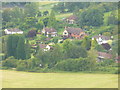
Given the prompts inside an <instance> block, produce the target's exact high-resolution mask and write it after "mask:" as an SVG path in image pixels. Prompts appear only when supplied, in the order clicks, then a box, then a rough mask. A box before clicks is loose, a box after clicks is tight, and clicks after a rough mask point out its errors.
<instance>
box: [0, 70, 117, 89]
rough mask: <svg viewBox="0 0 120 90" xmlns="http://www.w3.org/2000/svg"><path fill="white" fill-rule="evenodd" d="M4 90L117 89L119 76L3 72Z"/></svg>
mask: <svg viewBox="0 0 120 90" xmlns="http://www.w3.org/2000/svg"><path fill="white" fill-rule="evenodd" d="M1 71H2V70H1ZM2 73H3V81H2V85H3V88H28V87H29V88H117V87H118V75H114V74H85V73H29V72H18V71H8V70H3V72H2Z"/></svg>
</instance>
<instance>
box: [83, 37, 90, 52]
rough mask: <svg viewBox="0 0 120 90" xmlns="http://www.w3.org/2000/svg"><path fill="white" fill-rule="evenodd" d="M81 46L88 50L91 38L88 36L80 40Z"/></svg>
mask: <svg viewBox="0 0 120 90" xmlns="http://www.w3.org/2000/svg"><path fill="white" fill-rule="evenodd" d="M81 46H82V47H83V48H85V49H86V50H89V49H90V48H91V40H90V39H89V38H88V37H85V38H84V39H83V41H82V44H81Z"/></svg>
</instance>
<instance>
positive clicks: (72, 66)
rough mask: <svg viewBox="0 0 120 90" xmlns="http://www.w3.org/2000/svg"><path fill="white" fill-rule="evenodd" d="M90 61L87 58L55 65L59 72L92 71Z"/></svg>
mask: <svg viewBox="0 0 120 90" xmlns="http://www.w3.org/2000/svg"><path fill="white" fill-rule="evenodd" d="M90 64H91V63H90V61H89V60H87V59H86V58H78V59H67V60H63V61H61V62H59V63H57V64H56V65H55V67H56V68H57V69H59V70H63V71H89V70H91V65H90Z"/></svg>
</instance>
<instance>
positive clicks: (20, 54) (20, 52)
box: [16, 36, 26, 59]
mask: <svg viewBox="0 0 120 90" xmlns="http://www.w3.org/2000/svg"><path fill="white" fill-rule="evenodd" d="M16 53H17V59H25V58H26V54H25V40H24V38H23V36H20V37H19V41H18V44H17V48H16Z"/></svg>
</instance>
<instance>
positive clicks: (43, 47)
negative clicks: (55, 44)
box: [39, 44, 52, 51]
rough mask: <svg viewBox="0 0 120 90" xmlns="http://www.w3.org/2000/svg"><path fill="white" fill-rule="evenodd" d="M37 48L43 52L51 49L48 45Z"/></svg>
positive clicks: (40, 45)
mask: <svg viewBox="0 0 120 90" xmlns="http://www.w3.org/2000/svg"><path fill="white" fill-rule="evenodd" d="M39 47H40V48H41V49H42V50H43V51H49V50H50V49H52V47H51V46H50V45H46V44H39Z"/></svg>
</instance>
